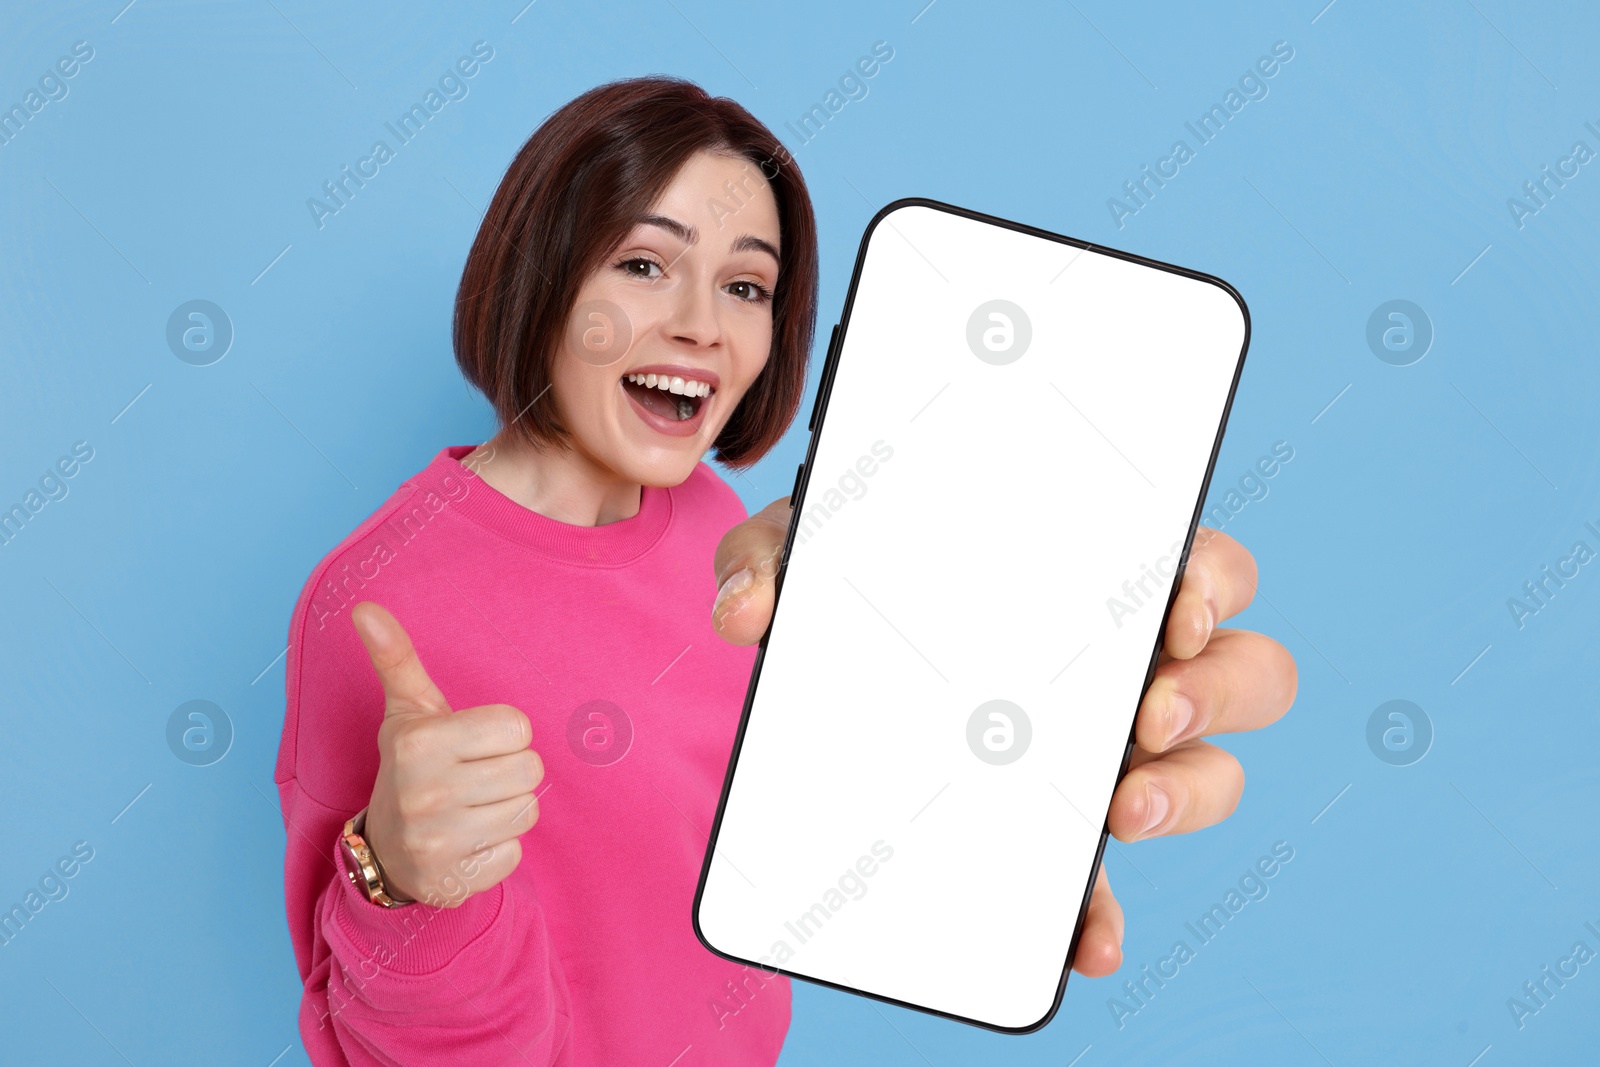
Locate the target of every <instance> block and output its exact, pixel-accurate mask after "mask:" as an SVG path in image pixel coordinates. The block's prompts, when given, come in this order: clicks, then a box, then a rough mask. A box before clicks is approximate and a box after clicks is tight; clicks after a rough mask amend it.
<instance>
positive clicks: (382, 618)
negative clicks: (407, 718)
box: [350, 600, 450, 716]
mask: <svg viewBox="0 0 1600 1067" xmlns="http://www.w3.org/2000/svg"><path fill="white" fill-rule="evenodd" d="M350 621H351V622H352V623H353V624H354V625H355V628H356V634H357V636H359V637H360V638H361V643H362V644H363V645H365V646H366V649H367V655H368V656H371V657H372V667H373V670H375V671H377V672H378V681H379V682H381V683H383V695H384V714H385V715H386V716H388V715H393V714H394V713H395V712H396V711H402V710H404V711H414V712H422V713H424V714H430V715H438V714H444V713H448V712H449V711H450V702H449V701H447V700H446V699H445V698H444V694H443V693H441V692H439V687H438V686H436V685H434V684H433V679H432V678H429V677H428V672H427V671H425V670H423V668H422V660H420V659H418V658H417V649H416V646H414V645H413V644H412V643H411V637H410V635H409V634H407V633H406V631H405V627H403V626H401V625H400V620H398V619H396V618H395V617H394V616H393V615H391V614H389V612H388V611H386V610H385V609H384V608H383V607H381V606H380V605H378V604H375V603H373V602H372V601H370V600H369V601H363V602H362V603H360V604H357V605H356V606H355V608H354V610H352V611H351V613H350Z"/></svg>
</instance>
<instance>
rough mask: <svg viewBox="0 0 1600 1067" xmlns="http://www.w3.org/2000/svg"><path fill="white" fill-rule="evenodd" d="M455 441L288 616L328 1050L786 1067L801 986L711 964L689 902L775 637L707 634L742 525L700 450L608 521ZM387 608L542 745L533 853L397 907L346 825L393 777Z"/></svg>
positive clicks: (334, 558) (313, 951)
mask: <svg viewBox="0 0 1600 1067" xmlns="http://www.w3.org/2000/svg"><path fill="white" fill-rule="evenodd" d="M469 451H471V447H470V446H463V447H455V448H447V449H444V450H443V451H441V452H440V453H439V454H438V455H437V456H435V457H434V459H433V461H432V462H431V463H429V464H428V466H427V467H426V468H425V469H424V470H422V471H421V472H420V473H418V474H417V475H415V476H414V477H412V478H411V479H409V480H408V481H406V482H405V483H404V484H403V485H402V486H401V487H400V489H399V490H398V491H397V492H396V493H395V494H394V495H393V496H392V497H390V498H389V500H388V501H387V502H385V503H384V505H383V506H382V507H380V508H379V509H378V510H377V511H376V512H375V513H374V514H373V515H372V516H371V517H370V518H368V519H367V520H366V521H365V522H363V523H362V524H361V525H360V526H359V527H357V528H356V530H355V532H354V533H352V534H351V535H350V536H349V537H347V538H346V539H345V540H344V541H343V542H342V543H341V544H340V545H339V546H338V548H336V549H334V551H333V552H332V553H331V554H329V555H328V556H327V557H326V558H325V559H324V560H323V561H322V562H321V563H320V564H319V565H318V566H317V568H316V570H315V571H313V572H312V575H311V577H310V579H309V580H308V581H307V582H306V585H305V588H304V589H303V590H302V591H301V593H300V598H299V600H298V602H297V603H296V605H295V609H294V617H293V619H292V621H291V622H290V626H289V658H288V707H287V709H286V713H285V715H284V723H283V737H282V741H281V743H280V746H279V751H278V763H277V771H276V774H275V775H274V777H275V779H276V781H277V783H278V788H279V792H280V796H281V798H282V803H283V816H284V822H285V824H286V828H287V836H288V843H287V851H286V855H285V857H284V893H285V898H286V900H285V903H286V907H287V909H288V916H289V933H290V936H291V938H292V939H293V941H294V951H295V959H296V961H297V962H298V964H299V967H300V977H301V979H302V981H303V982H304V985H305V992H304V995H303V996H302V998H301V1002H300V1033H301V1037H302V1039H303V1040H304V1042H305V1047H306V1051H307V1053H308V1054H309V1055H310V1057H311V1061H312V1062H313V1063H315V1064H317V1065H318V1067H329V1065H334V1064H352V1065H367V1064H407V1065H411V1064H418V1065H430V1067H446V1065H450V1064H472V1065H474V1067H487V1065H490V1064H516V1065H518V1067H528V1065H534V1067H544V1065H546V1064H561V1065H564V1067H566V1065H571V1067H579V1065H590V1064H604V1065H608V1067H610V1065H615V1064H629V1063H647V1064H655V1065H658V1067H668V1065H669V1064H670V1065H674V1067H690V1065H694V1064H771V1063H774V1062H775V1061H776V1060H777V1058H778V1051H779V1048H780V1047H781V1046H782V1044H783V1039H784V1035H785V1033H786V1032H787V1030H788V1027H789V980H788V979H787V978H785V977H783V976H770V975H767V974H764V973H763V972H761V971H760V970H759V969H757V968H754V967H750V968H746V967H743V966H741V965H739V964H734V963H729V962H728V961H726V960H723V959H721V958H720V957H718V956H715V955H713V954H712V953H711V952H710V951H708V950H707V949H706V948H705V947H703V946H702V945H701V944H700V942H699V941H698V940H697V939H696V937H695V935H694V929H693V926H692V921H691V917H690V911H691V908H692V905H693V901H694V891H695V884H696V881H697V879H698V878H699V873H700V865H701V860H702V858H703V856H704V854H705V848H706V839H707V834H709V832H710V830H711V822H712V818H713V817H714V815H715V813H716V804H717V798H718V796H719V795H720V791H721V787H722V780H723V775H724V773H725V772H726V770H727V765H728V756H729V753H730V752H731V750H732V747H733V738H734V733H735V731H736V730H737V727H738V722H739V713H740V710H741V708H742V707H743V700H744V693H745V687H746V685H747V684H748V682H749V679H750V671H751V667H752V666H753V664H754V659H755V650H754V649H752V648H736V647H734V646H732V645H729V644H727V643H726V642H724V641H723V640H722V639H721V638H720V637H718V636H717V634H716V632H715V631H714V630H712V628H711V603H712V599H713V597H714V596H715V593H716V579H715V576H714V574H713V573H712V569H711V561H712V553H713V552H714V550H715V548H716V545H717V541H718V540H719V539H720V537H721V536H722V534H723V533H725V532H726V531H727V530H728V529H729V527H731V526H733V525H734V524H735V523H737V522H739V521H741V520H742V519H743V518H744V517H745V510H744V507H743V505H742V504H741V503H740V501H739V499H738V497H737V496H736V495H735V494H734V493H733V491H732V490H730V489H729V488H728V487H727V485H725V484H724V483H723V482H722V481H721V479H719V478H718V477H717V475H716V474H715V473H713V472H712V470H711V469H710V468H709V467H707V466H705V465H704V464H701V465H699V466H697V467H696V468H695V471H694V473H693V474H692V475H690V477H689V479H688V480H687V481H685V482H684V483H683V484H682V485H679V486H677V487H675V488H672V489H655V488H651V487H646V488H645V489H644V490H643V497H642V500H641V504H640V508H639V513H638V514H637V515H636V516H634V517H633V518H630V519H625V520H623V521H621V522H615V523H609V524H607V525H604V526H594V527H583V526H570V525H567V524H565V523H562V522H557V521H555V520H553V519H549V518H546V517H544V516H542V515H540V514H538V513H536V512H533V511H530V510H528V509H527V508H524V507H522V506H521V505H519V504H517V503H515V502H513V501H512V500H511V499H509V498H508V497H506V496H504V495H502V494H501V493H499V492H497V491H496V490H494V489H492V488H490V487H489V485H488V484H487V483H485V482H484V481H482V480H481V479H479V478H478V477H476V476H475V475H474V474H473V473H472V472H471V471H470V470H468V469H467V468H466V467H464V466H463V465H462V464H461V463H460V462H459V460H460V457H462V456H464V455H466V454H467V453H468V452H469ZM362 600H374V601H377V602H378V603H379V604H382V605H383V606H384V607H386V608H387V609H389V611H390V612H392V613H393V614H394V616H395V618H397V619H399V620H400V623H401V625H403V626H404V627H405V628H406V631H407V632H408V633H409V634H410V635H411V639H412V641H413V642H414V643H415V645H416V648H417V654H418V655H419V656H420V657H421V659H422V663H423V666H424V667H425V668H426V669H427V671H428V673H429V675H430V676H431V677H432V678H433V680H434V681H435V682H436V683H437V684H438V686H439V689H440V690H441V691H442V692H443V693H444V695H445V697H446V698H447V699H448V700H449V701H450V704H451V706H452V707H454V708H457V709H460V708H468V707H474V706H477V705H480V704H495V703H505V704H512V705H514V706H516V707H518V708H520V709H522V710H523V711H524V712H526V713H527V715H528V717H529V718H530V719H531V720H532V722H533V748H534V749H535V750H536V751H537V752H538V753H539V755H540V756H541V757H542V758H543V760H544V765H545V779H544V782H543V784H542V785H541V786H540V788H539V793H538V795H539V821H538V823H537V825H535V826H534V827H533V829H532V830H530V831H529V832H528V833H526V834H524V835H523V837H522V848H523V855H522V862H521V864H520V865H519V866H518V867H517V869H516V870H515V871H514V872H513V873H512V874H511V876H510V877H508V878H506V879H505V880H504V881H502V882H501V883H500V884H499V885H496V886H495V887H493V888H492V889H489V890H487V891H485V892H482V893H478V894H475V895H473V896H472V897H470V898H468V899H467V901H466V902H465V903H464V904H463V905H462V906H460V907H458V908H435V907H432V906H430V905H427V904H422V903H418V904H413V905H410V906H408V907H403V908H394V909H386V908H383V907H380V906H378V905H376V904H373V903H371V902H369V901H368V900H367V899H366V897H365V896H364V895H362V894H361V893H360V891H359V890H357V889H356V888H355V887H354V886H353V885H351V883H350V882H349V880H348V879H347V878H346V876H345V874H344V867H343V865H342V863H341V861H340V858H339V853H338V839H339V834H340V831H341V830H342V829H343V825H344V821H345V820H346V819H347V818H349V817H350V816H351V815H354V814H355V813H356V812H357V811H359V810H360V809H361V808H362V807H364V806H365V805H366V804H367V801H368V799H369V798H370V796H371V793H372V784H373V781H374V779H375V778H376V776H377V771H378V748H377V731H378V725H379V723H380V722H381V721H382V718H383V710H384V701H383V690H382V688H381V686H380V685H379V684H378V680H377V676H376V675H375V674H374V672H373V668H372V664H371V662H370V660H369V659H368V657H367V654H366V651H365V649H364V648H363V647H362V645H361V642H360V640H359V639H358V637H357V636H356V633H355V629H354V627H353V626H352V625H351V623H350V609H351V608H352V607H354V606H355V605H356V604H358V603H360V602H361V601H362Z"/></svg>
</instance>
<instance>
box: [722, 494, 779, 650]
mask: <svg viewBox="0 0 1600 1067" xmlns="http://www.w3.org/2000/svg"><path fill="white" fill-rule="evenodd" d="M788 533H789V500H788V498H787V497H784V498H780V499H778V500H774V501H773V502H772V503H770V504H768V505H767V506H766V507H765V508H762V509H761V510H760V511H758V512H756V513H755V514H754V515H752V516H750V517H749V518H748V519H746V520H744V521H743V522H741V523H740V524H739V525H737V526H735V527H734V528H733V529H731V530H729V531H728V532H727V533H725V534H723V535H722V540H721V542H719V543H718V545H717V552H716V556H715V558H714V559H713V560H712V566H713V567H714V568H715V569H716V573H717V586H718V589H717V598H716V601H715V603H714V604H713V605H712V608H711V625H712V628H713V629H715V630H716V631H717V633H718V634H720V635H721V636H722V639H723V640H724V641H727V642H728V643H729V644H734V645H753V644H755V643H756V642H757V641H759V640H761V635H762V634H764V633H766V632H767V625H768V624H769V623H770V622H771V621H772V608H773V602H774V599H775V597H776V592H775V588H774V578H775V576H776V575H777V573H778V557H779V556H781V555H782V554H783V539H784V538H785V537H786V536H787V535H788Z"/></svg>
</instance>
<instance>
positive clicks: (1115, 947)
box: [1072, 865, 1123, 978]
mask: <svg viewBox="0 0 1600 1067" xmlns="http://www.w3.org/2000/svg"><path fill="white" fill-rule="evenodd" d="M1122 923H1123V918H1122V905H1121V904H1118V903H1117V898H1116V897H1114V896H1112V894H1111V883H1110V882H1109V881H1107V880H1106V869H1105V866H1104V865H1102V866H1101V867H1100V871H1099V873H1098V874H1096V875H1095V880H1094V892H1093V893H1091V894H1090V895H1089V913H1088V914H1087V915H1085V916H1084V917H1083V933H1081V934H1079V935H1078V951H1077V953H1076V954H1075V955H1074V956H1073V957H1072V969H1073V970H1075V971H1077V972H1078V973H1079V974H1081V975H1083V976H1084V977H1085V978H1104V977H1105V976H1106V975H1108V974H1112V973H1113V972H1115V971H1116V969H1117V968H1118V967H1121V966H1122V929H1123V927H1122Z"/></svg>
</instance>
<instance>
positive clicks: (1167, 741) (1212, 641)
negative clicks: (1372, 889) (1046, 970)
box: [711, 499, 1298, 978]
mask: <svg viewBox="0 0 1600 1067" xmlns="http://www.w3.org/2000/svg"><path fill="white" fill-rule="evenodd" d="M788 528H789V502H788V500H787V499H782V500H775V501H773V502H772V503H771V504H769V505H767V507H765V508H764V509H762V510H761V511H759V512H757V513H756V514H754V515H752V516H750V518H748V519H746V520H745V521H744V522H742V523H740V524H739V525H738V526H735V527H734V528H733V529H731V530H729V531H728V532H727V534H725V535H724V536H723V538H722V542H721V543H720V544H719V545H718V546H717V553H716V557H715V561H714V566H715V567H716V572H717V582H718V584H719V586H720V589H719V590H718V593H717V601H716V604H715V605H714V606H713V607H712V611H711V619H712V625H713V626H714V627H715V628H716V630H717V632H718V633H720V634H721V635H722V637H723V638H724V639H725V640H727V641H729V642H730V643H732V644H736V645H751V644H755V643H756V642H757V641H759V640H761V635H762V634H764V633H765V632H766V630H767V624H768V623H769V622H771V621H772V605H773V577H774V575H775V574H776V573H777V569H778V565H777V561H778V557H779V555H781V554H782V551H783V539H784V536H785V534H786V533H787V531H788ZM1255 590H1256V562H1255V559H1254V558H1253V557H1252V556H1251V555H1250V553H1249V551H1248V550H1247V549H1246V548H1245V547H1244V546H1243V545H1241V544H1240V543H1239V542H1237V541H1235V540H1234V539H1233V538H1231V537H1229V536H1228V535H1227V534H1225V533H1222V532H1220V531H1217V530H1211V529H1208V528H1206V527H1204V526H1202V527H1200V528H1199V530H1197V531H1196V532H1195V538H1194V547H1193V549H1192V550H1191V551H1190V553H1189V565H1188V567H1187V568H1186V569H1185V570H1184V573H1183V585H1182V586H1181V587H1180V588H1179V590H1178V598H1177V600H1176V602H1174V603H1173V605H1172V614H1171V616H1170V617H1169V618H1168V620H1167V633H1166V641H1165V647H1164V648H1163V649H1162V652H1161V659H1160V662H1159V663H1158V664H1157V666H1156V676H1155V679H1154V680H1153V681H1152V682H1151V684H1150V690H1149V692H1147V693H1146V694H1145V698H1144V701H1143V702H1142V703H1141V704H1140V705H1139V714H1138V718H1137V720H1136V722H1135V727H1134V741H1135V745H1134V750H1133V756H1132V758H1131V760H1130V761H1129V765H1128V774H1127V776H1126V777H1124V778H1123V779H1122V781H1121V782H1120V783H1119V784H1118V786H1117V790H1116V792H1115V793H1114V794H1113V795H1112V798H1111V811H1110V813H1109V814H1108V815H1107V817H1106V821H1107V823H1108V824H1109V826H1110V828H1111V833H1112V835H1113V836H1115V837H1116V839H1117V840H1118V841H1139V840H1142V839H1144V838H1147V837H1157V836H1160V835H1162V834H1183V833H1188V832H1189V831H1191V830H1199V829H1202V828H1203V827H1207V826H1211V825H1214V824H1215V823H1219V822H1221V821H1222V820H1223V819H1226V818H1227V817H1228V816H1229V815H1231V814H1233V809H1234V808H1235V807H1237V806H1238V803H1239V796H1240V794H1241V793H1242V792H1243V791H1244V771H1243V770H1242V769H1241V768H1240V766H1239V761H1238V760H1236V759H1234V758H1233V756H1231V755H1229V754H1228V753H1227V752H1225V751H1223V750H1222V749H1220V748H1217V747H1216V746H1215V745H1212V744H1208V743H1207V742H1205V741H1203V740H1201V738H1202V737H1206V736H1208V735H1210V734H1220V733H1235V732H1238V731H1240V730H1255V729H1259V728H1260V727H1263V726H1266V725H1268V724H1270V723H1273V722H1276V721H1277V720H1278V719H1279V718H1280V717H1281V716H1282V715H1283V713H1284V712H1286V711H1288V710H1289V705H1291V704H1292V703H1294V696H1295V688H1296V685H1297V679H1298V676H1297V674H1296V671H1295V665H1294V659H1293V657H1291V656H1290V655H1289V651H1288V650H1287V649H1286V648H1284V647H1283V646H1282V645H1280V644H1279V643H1278V642H1276V641H1274V640H1272V639H1271V638H1270V637H1265V636H1263V635H1261V634H1258V633H1252V632H1250V631H1248V630H1219V629H1217V623H1219V622H1221V621H1222V620H1224V619H1227V618H1230V617H1231V616H1233V615H1237V614H1238V613H1239V612H1241V611H1243V610H1244V609H1245V607H1246V606H1248V605H1249V603H1250V600H1251V598H1252V597H1253V596H1254V595H1255ZM1122 926H1123V919H1122V907H1121V905H1119V904H1118V903H1117V900H1116V897H1114V896H1113V895H1112V893H1111V886H1110V884H1109V883H1108V882H1107V881H1106V876H1105V870H1104V868H1103V867H1102V869H1101V870H1100V872H1099V874H1098V876H1097V878H1096V880H1095V886H1094V892H1093V894H1092V895H1091V896H1090V899H1089V914H1088V915H1087V916H1086V917H1085V919H1084V925H1083V936H1082V938H1081V939H1080V940H1079V942H1078V953H1077V956H1076V957H1075V958H1074V960H1073V969H1074V970H1076V971H1078V972H1079V973H1081V974H1084V975H1087V976H1089V977H1091V978H1098V977H1101V976H1103V975H1108V974H1111V973H1112V972H1113V971H1115V970H1116V969H1117V968H1118V967H1120V966H1121V965H1122Z"/></svg>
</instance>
